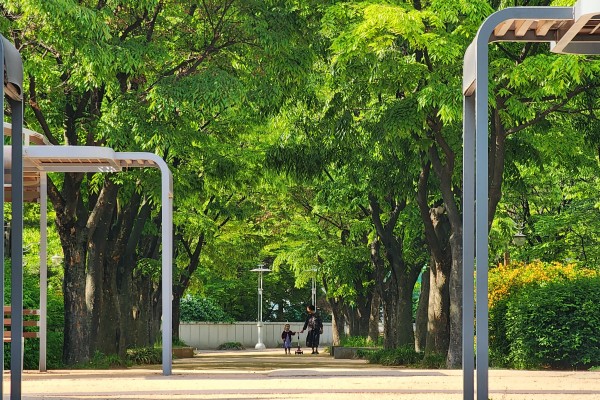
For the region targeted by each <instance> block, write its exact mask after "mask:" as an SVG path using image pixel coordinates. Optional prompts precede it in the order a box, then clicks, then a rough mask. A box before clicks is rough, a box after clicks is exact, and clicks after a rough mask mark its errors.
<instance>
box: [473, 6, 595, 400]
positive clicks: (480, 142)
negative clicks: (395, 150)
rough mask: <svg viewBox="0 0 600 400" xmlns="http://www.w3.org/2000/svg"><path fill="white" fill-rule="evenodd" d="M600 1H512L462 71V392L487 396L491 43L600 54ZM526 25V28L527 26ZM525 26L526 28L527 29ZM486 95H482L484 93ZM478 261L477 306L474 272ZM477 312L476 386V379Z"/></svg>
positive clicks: (488, 26) (483, 31)
mask: <svg viewBox="0 0 600 400" xmlns="http://www.w3.org/2000/svg"><path fill="white" fill-rule="evenodd" d="M598 15H600V2H598V0H579V1H578V2H577V4H576V5H575V6H574V7H572V8H571V7H511V8H507V9H504V10H501V11H498V12H496V13H494V14H492V15H491V16H490V17H489V18H488V19H486V20H485V21H484V22H483V24H482V25H481V27H480V28H479V31H478V32H477V36H476V37H475V39H474V40H473V42H472V43H471V45H470V46H469V47H468V49H467V51H466V53H465V59H464V71H463V95H464V99H463V105H464V109H463V131H464V132H463V398H464V399H469V400H471V399H473V398H474V393H475V391H476V392H477V399H478V400H488V365H489V358H488V350H489V349H488V347H489V341H488V262H489V259H488V72H489V71H488V69H489V68H488V44H489V43H491V42H495V41H518V42H550V43H551V49H552V51H554V52H557V53H572V54H600V29H598V28H599V27H600V20H599V19H598ZM523 27H525V28H523ZM522 28H523V29H522ZM480 95H481V98H480ZM475 265H476V266H477V277H476V280H477V282H476V290H477V291H476V304H477V307H476V310H475V307H474V304H473V289H474V287H473V276H474V273H475ZM474 316H476V324H477V326H476V333H477V343H476V345H477V346H476V347H477V353H476V356H477V357H476V365H475V366H476V371H477V372H476V374H477V380H476V382H477V387H476V388H475V385H474V381H473V378H474V373H475V370H474V362H473V360H474V356H475V354H474V349H473V346H474V344H475V343H474V340H475V336H474V333H475V332H474V330H473V327H474V324H475V321H474Z"/></svg>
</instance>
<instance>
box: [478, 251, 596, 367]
mask: <svg viewBox="0 0 600 400" xmlns="http://www.w3.org/2000/svg"><path fill="white" fill-rule="evenodd" d="M597 276H598V272H597V271H595V270H591V269H587V268H581V267H578V266H577V265H575V264H560V263H542V262H539V261H536V262H533V263H529V264H524V263H513V264H510V265H508V266H504V265H499V266H497V267H495V268H492V269H490V271H489V307H490V310H489V343H490V362H491V363H492V365H494V366H496V367H512V366H513V362H512V361H511V358H512V356H511V351H512V350H511V347H512V345H513V342H512V340H511V339H509V337H508V333H507V330H508V318H507V312H508V309H509V305H510V304H511V303H512V302H513V301H514V299H515V296H517V295H518V293H519V292H520V291H521V290H525V289H526V288H530V287H536V286H544V285H548V284H550V283H552V284H557V285H561V284H567V283H568V282H571V281H576V280H578V279H584V278H593V277H597ZM524 329H525V328H524Z"/></svg>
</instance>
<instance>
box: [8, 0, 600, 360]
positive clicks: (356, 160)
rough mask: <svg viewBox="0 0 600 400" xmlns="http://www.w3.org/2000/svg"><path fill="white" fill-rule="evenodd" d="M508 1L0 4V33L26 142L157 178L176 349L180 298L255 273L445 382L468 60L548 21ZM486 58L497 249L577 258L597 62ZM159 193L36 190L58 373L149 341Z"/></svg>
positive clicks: (81, 182) (127, 179)
mask: <svg viewBox="0 0 600 400" xmlns="http://www.w3.org/2000/svg"><path fill="white" fill-rule="evenodd" d="M508 3H509V2H505V1H498V0H459V1H457V0H436V1H425V0H396V1H383V0H382V1H335V0H328V1H314V0H295V1H292V0H186V1H181V0H143V1H140V0H122V1H111V0H79V1H74V0H53V1H47V0H44V1H42V0H10V1H8V0H0V15H1V17H0V32H2V33H3V34H4V35H5V36H6V37H8V38H9V39H10V40H11V41H13V42H14V43H15V44H16V46H17V48H18V49H19V50H20V51H21V54H22V55H23V58H24V64H25V75H26V83H25V90H24V91H25V93H24V95H25V99H26V103H27V108H26V116H25V122H26V125H27V126H28V127H30V128H32V129H35V130H37V131H39V132H42V133H43V134H44V135H45V136H46V137H47V138H48V140H49V141H50V142H51V143H52V144H54V145H59V144H68V145H85V146H109V147H112V148H114V149H115V150H118V151H123V150H126V151H150V152H153V153H156V154H159V155H160V156H161V157H163V158H164V159H165V160H166V161H167V162H168V163H169V165H170V166H171V168H172V170H173V173H174V179H175V211H174V221H173V224H174V232H175V255H174V257H175V258H174V261H175V265H176V269H177V271H176V274H175V278H174V281H173V315H174V326H173V327H172V329H173V333H174V335H175V336H177V333H178V323H179V318H178V317H179V305H180V301H181V299H182V297H183V296H184V294H185V293H186V292H193V293H200V294H205V295H208V296H210V295H211V291H215V290H222V291H225V292H227V286H224V285H215V284H214V282H215V279H217V278H218V279H226V280H228V281H230V282H237V283H239V282H240V281H246V280H247V279H248V277H249V276H250V275H249V273H248V271H249V270H250V269H252V268H254V267H255V266H256V265H257V264H258V263H266V265H269V266H273V268H274V269H275V271H278V270H280V271H284V270H288V269H290V268H291V270H293V271H294V272H295V277H296V285H297V286H302V285H304V284H306V283H307V282H308V281H309V280H310V278H311V276H312V274H313V272H312V271H313V270H314V269H316V270H317V274H318V277H319V280H320V283H321V284H322V286H323V287H324V288H325V291H326V294H327V300H328V305H329V306H330V308H331V311H332V314H333V321H334V326H335V327H336V330H335V332H336V335H337V337H339V335H340V334H342V332H343V330H342V327H343V326H344V325H348V326H349V328H350V333H351V334H360V335H370V336H372V337H373V336H375V335H377V334H378V331H377V322H378V321H379V310H380V309H382V310H383V322H384V330H385V332H384V336H385V340H384V342H385V346H386V347H390V348H391V347H397V346H402V345H406V344H413V343H414V344H415V345H416V348H417V349H418V350H424V351H425V352H426V353H437V354H440V353H441V354H445V355H447V363H448V365H449V366H452V367H454V366H457V365H459V364H460V357H461V335H462V332H461V308H462V299H461V292H462V287H461V285H462V284H461V282H462V275H461V258H462V243H461V237H462V208H461V188H462V176H461V154H462V149H461V141H462V121H461V115H462V100H461V89H460V88H461V82H462V60H463V54H464V51H465V49H466V46H467V45H468V44H469V43H470V42H471V40H472V39H473V37H474V35H475V33H476V31H477V29H478V27H479V25H480V24H481V22H482V21H483V20H484V19H485V18H486V17H487V16H488V15H490V14H491V13H492V12H494V11H495V10H497V9H500V8H503V7H506V6H508V5H530V6H531V5H544V6H547V5H550V2H549V1H544V0H537V1H523V2H521V1H516V2H515V1H511V2H510V4H508ZM525 3H527V4H525ZM562 3H565V2H562ZM566 3H573V1H566ZM563 5H572V4H563ZM490 57H491V63H490V70H491V72H490V73H491V76H492V79H491V80H490V93H489V99H490V104H491V108H490V132H491V133H490V146H489V148H490V151H489V156H490V157H489V211H490V212H489V216H490V217H489V218H490V219H489V226H490V230H491V237H492V240H491V243H492V254H493V255H494V257H495V259H496V260H499V259H500V256H501V255H502V254H504V253H506V251H507V249H508V247H510V246H511V245H510V238H511V237H512V235H513V234H514V232H515V231H516V230H517V229H523V230H524V232H525V233H526V234H527V238H528V246H526V247H525V248H523V249H520V250H518V251H520V252H521V254H519V256H521V257H531V258H546V259H552V258H557V259H558V258H571V259H574V260H581V261H584V262H587V263H588V264H594V263H595V262H596V261H597V257H598V255H599V254H597V250H596V248H595V247H594V246H593V244H595V243H597V240H598V233H599V230H600V219H599V218H598V208H597V200H596V198H595V197H594V194H595V193H597V190H596V189H597V185H598V179H597V176H598V159H597V157H598V149H599V148H600V147H599V146H598V144H599V142H600V141H599V139H600V137H598V133H597V130H596V128H597V127H598V125H599V124H598V121H597V118H596V112H597V111H596V110H597V108H598V107H597V105H598V101H597V96H596V94H597V93H596V92H597V87H598V85H599V84H600V80H599V78H598V76H599V74H598V69H599V67H600V63H598V62H597V61H595V60H593V59H586V58H584V57H576V56H560V57H558V56H554V55H552V54H550V53H549V50H548V47H547V45H540V44H533V43H529V44H525V45H522V44H497V45H493V46H492V47H491V50H490ZM6 112H7V113H8V114H10V110H6ZM542 139H543V140H542ZM159 190H160V186H159V177H158V176H157V175H156V174H155V173H154V172H152V171H129V172H127V173H126V174H112V175H102V176H101V175H92V174H84V173H67V174H64V175H63V174H61V175H58V174H57V175H52V176H51V179H50V182H49V196H50V199H51V202H52V206H53V208H54V210H55V211H56V227H57V230H58V233H59V237H60V241H61V244H62V248H63V251H64V256H65V257H64V280H63V282H64V284H63V294H64V303H65V343H64V361H65V362H66V363H76V362H80V361H85V360H87V359H89V357H90V355H91V354H93V353H94V352H95V351H102V352H104V353H119V354H123V353H124V352H125V350H126V348H127V347H128V346H134V345H147V344H152V343H154V341H155V340H156V338H157V332H158V330H159V328H160V325H159V324H160V314H161V309H160V304H161V301H160V293H161V290H160V285H161V284H163V283H162V282H160V281H159V280H158V276H159V275H160V274H159V268H160V264H159V262H158V261H157V260H158V259H159V256H160V237H159V232H160V218H159V215H160V201H159V199H160V196H159ZM582 220H583V221H584V222H585V223H580V222H581V221H582ZM576 221H580V222H579V223H578V222H576ZM515 223H516V224H517V225H516V226H515ZM514 254H515V253H513V255H514ZM423 271H425V272H424V273H423V275H422V276H423V278H422V284H421V287H422V291H421V296H420V298H419V302H418V304H419V307H418V309H417V311H416V331H415V332H416V334H413V299H412V296H413V288H414V286H415V282H416V281H417V279H418V277H419V275H420V274H421V273H422V272H423ZM232 293H234V292H232ZM283 296H284V295H283V294H282V297H283ZM220 298H226V296H221V297H220ZM254 299H255V297H253V296H252V295H251V293H248V295H247V298H245V299H240V298H235V299H229V303H228V305H229V306H231V305H232V304H235V303H236V302H253V301H254ZM281 307H282V308H284V307H285V304H284V302H283V301H282V302H281ZM223 308H224V309H226V308H227V307H226V306H225V305H223Z"/></svg>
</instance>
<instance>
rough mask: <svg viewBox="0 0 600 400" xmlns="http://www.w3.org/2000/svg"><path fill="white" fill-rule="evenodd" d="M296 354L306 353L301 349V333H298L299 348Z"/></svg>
mask: <svg viewBox="0 0 600 400" xmlns="http://www.w3.org/2000/svg"><path fill="white" fill-rule="evenodd" d="M295 354H304V352H303V351H302V349H301V348H300V334H299V333H298V348H297V349H296V353H295Z"/></svg>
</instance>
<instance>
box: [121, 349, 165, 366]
mask: <svg viewBox="0 0 600 400" xmlns="http://www.w3.org/2000/svg"><path fill="white" fill-rule="evenodd" d="M126 360H127V362H128V363H130V364H134V365H147V364H160V363H161V362H162V349H161V348H157V347H136V348H132V349H127V357H126Z"/></svg>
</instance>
